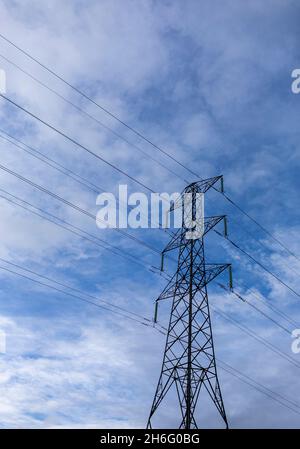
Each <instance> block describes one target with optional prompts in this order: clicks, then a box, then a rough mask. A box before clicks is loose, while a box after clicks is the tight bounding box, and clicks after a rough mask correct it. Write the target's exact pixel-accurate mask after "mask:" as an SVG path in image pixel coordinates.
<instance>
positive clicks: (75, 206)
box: [0, 164, 160, 254]
mask: <svg viewBox="0 0 300 449" xmlns="http://www.w3.org/2000/svg"><path fill="white" fill-rule="evenodd" d="M0 169H1V170H3V171H5V172H6V173H9V174H10V175H12V176H14V177H16V178H18V179H19V180H20V181H22V182H25V183H27V184H29V185H30V186H32V187H34V188H36V189H38V190H40V191H41V192H44V193H46V194H47V195H49V196H51V197H52V198H55V199H56V200H58V201H61V202H62V203H64V204H66V205H67V206H69V207H71V208H72V209H74V210H76V211H78V212H80V213H82V214H84V215H86V216H87V217H89V218H92V219H93V220H96V222H100V223H103V220H100V219H99V218H98V217H97V216H96V215H94V214H92V213H90V212H88V211H87V210H85V209H82V208H81V207H79V206H77V205H76V204H73V203H71V202H70V201H68V200H66V199H65V198H63V197H61V196H59V195H57V194H56V193H53V192H51V191H50V190H48V189H46V188H45V187H42V186H40V185H39V184H36V183H34V182H33V181H31V180H30V179H28V178H25V177H24V176H22V175H20V174H19V173H17V172H15V171H13V170H10V169H9V168H8V167H5V166H4V165H1V164H0ZM111 229H113V230H115V231H117V232H119V233H120V234H122V235H124V236H125V237H127V238H129V239H131V240H133V241H135V242H136V243H139V244H140V245H142V246H145V247H146V248H148V249H150V250H151V251H153V252H154V253H157V254H160V251H159V250H158V249H156V248H155V247H154V246H152V245H149V244H148V243H147V242H145V241H144V240H141V239H139V238H137V237H135V236H133V235H132V234H128V233H127V232H125V231H123V230H122V229H120V228H111Z"/></svg>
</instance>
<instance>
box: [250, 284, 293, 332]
mask: <svg viewBox="0 0 300 449" xmlns="http://www.w3.org/2000/svg"><path fill="white" fill-rule="evenodd" d="M246 288H247V286H246ZM248 289H249V288H248ZM249 291H250V294H251V295H252V296H254V297H256V298H257V299H258V300H259V301H261V302H262V298H264V299H265V301H263V302H262V303H263V304H264V305H265V306H266V307H269V308H270V309H271V310H273V312H275V313H278V315H280V316H281V317H282V318H283V319H284V320H286V321H287V322H288V323H290V324H291V325H292V326H295V327H299V323H296V321H294V320H292V319H291V318H290V317H289V316H288V315H287V314H285V313H284V312H282V310H279V309H278V307H276V306H274V304H271V303H270V301H269V300H267V299H266V298H265V297H264V296H262V295H261V296H259V295H257V294H256V293H255V292H254V291H253V290H251V289H249Z"/></svg>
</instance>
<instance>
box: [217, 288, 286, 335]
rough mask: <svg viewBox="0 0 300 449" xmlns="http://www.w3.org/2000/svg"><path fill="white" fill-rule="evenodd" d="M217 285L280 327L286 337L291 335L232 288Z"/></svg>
mask: <svg viewBox="0 0 300 449" xmlns="http://www.w3.org/2000/svg"><path fill="white" fill-rule="evenodd" d="M217 285H218V286H219V287H220V288H222V289H223V290H225V291H227V292H228V293H229V294H232V295H234V296H235V297H236V298H238V299H239V300H240V301H242V302H244V303H245V304H248V306H250V307H252V309H254V310H256V311H257V312H258V313H260V314H261V315H263V316H264V317H265V318H267V319H268V320H270V321H272V323H274V324H276V326H278V327H280V328H281V329H282V330H283V331H285V332H286V333H287V334H288V335H291V332H292V331H291V330H289V329H287V328H286V327H285V326H283V325H282V324H280V323H279V322H278V321H276V320H274V318H272V317H270V315H268V314H267V313H265V312H264V311H263V310H261V309H260V308H259V307H257V306H256V305H255V304H252V302H250V301H248V300H247V299H246V298H245V297H244V296H242V295H240V294H239V293H237V292H236V291H235V290H234V289H233V288H232V289H229V288H227V287H225V285H223V284H221V283H219V282H217Z"/></svg>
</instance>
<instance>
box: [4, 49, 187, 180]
mask: <svg viewBox="0 0 300 449" xmlns="http://www.w3.org/2000/svg"><path fill="white" fill-rule="evenodd" d="M0 57H1V58H2V59H4V60H5V61H6V62H8V63H9V64H11V65H12V66H14V67H15V68H17V69H18V70H20V71H21V72H22V73H24V74H25V75H26V76H28V77H29V78H31V79H32V80H34V81H35V82H36V83H38V84H40V85H41V86H43V87H44V88H45V89H47V90H48V91H49V92H52V93H53V94H54V95H56V96H57V97H58V98H60V99H61V100H63V101H64V102H65V103H67V104H69V105H70V106H72V107H73V108H74V109H76V110H77V111H78V112H80V113H81V114H82V115H85V116H86V117H88V118H89V119H90V120H93V121H94V122H95V123H97V124H98V125H100V126H101V127H102V128H104V129H105V130H106V131H109V132H110V133H111V134H113V135H114V136H115V137H117V138H118V139H121V140H123V141H124V142H125V143H126V144H127V145H129V146H130V147H132V148H134V149H136V150H137V151H139V152H140V153H142V154H143V155H144V157H145V158H147V159H149V160H151V161H153V162H155V163H156V164H157V165H159V166H160V167H162V168H163V169H164V170H166V171H168V172H169V173H170V174H171V175H173V176H176V177H177V178H178V179H180V180H181V181H184V182H185V183H188V181H187V180H186V179H185V178H183V177H182V176H181V175H179V174H178V173H176V172H174V171H173V170H172V169H170V167H168V166H167V165H165V164H163V163H162V162H160V161H159V160H157V159H155V158H154V157H152V156H151V155H150V154H148V153H147V152H146V151H144V150H143V149H142V148H140V147H138V146H137V145H136V144H135V143H133V142H130V141H129V140H128V139H126V138H125V137H124V136H122V135H121V134H119V133H118V132H116V131H115V130H114V129H112V128H110V127H109V126H107V125H106V124H105V123H103V122H101V121H100V120H99V119H97V118H96V117H95V116H94V115H92V114H90V113H88V112H86V111H85V110H84V109H82V108H80V107H79V106H77V105H76V104H75V103H73V102H72V101H70V100H68V99H67V98H66V97H64V96H63V95H61V94H60V93H59V92H57V91H56V90H55V89H52V88H51V87H49V86H47V84H45V83H43V82H42V81H40V80H39V79H38V78H36V77H34V76H33V75H31V74H30V73H29V72H27V71H26V70H24V69H22V68H21V67H20V66H19V65H17V64H15V63H14V62H13V61H11V60H10V59H8V58H6V57H5V56H3V55H2V54H0Z"/></svg>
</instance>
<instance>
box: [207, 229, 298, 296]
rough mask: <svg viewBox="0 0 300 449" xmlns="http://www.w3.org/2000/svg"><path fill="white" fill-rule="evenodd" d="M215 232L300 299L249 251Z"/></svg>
mask: <svg viewBox="0 0 300 449" xmlns="http://www.w3.org/2000/svg"><path fill="white" fill-rule="evenodd" d="M214 232H215V233H216V234H218V235H219V236H220V237H223V238H224V239H225V240H227V241H228V242H229V243H231V245H233V246H234V247H235V248H236V249H238V250H239V251H240V252H241V253H243V254H244V255H245V256H247V257H248V258H249V259H250V260H252V262H254V263H256V264H257V265H258V266H260V267H261V268H262V269H263V270H264V271H266V272H267V273H268V274H269V275H270V276H272V277H273V278H274V279H276V280H277V281H278V282H280V284H282V285H283V286H284V287H286V288H287V289H289V290H290V291H291V292H292V293H294V295H296V296H298V297H299V298H300V294H299V293H298V292H297V291H296V290H294V289H293V288H292V287H291V286H290V285H288V284H287V283H286V282H284V281H283V280H282V279H281V278H280V277H279V276H277V274H275V273H273V272H272V271H271V270H269V269H268V268H267V267H265V266H264V265H263V264H262V263H261V262H259V261H258V260H257V259H255V258H254V257H253V256H251V254H249V253H248V252H247V251H245V250H244V249H243V248H241V247H240V246H239V245H237V243H235V242H233V241H232V240H231V239H230V238H229V237H228V236H224V235H223V234H221V233H220V232H219V231H217V230H216V229H214Z"/></svg>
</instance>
